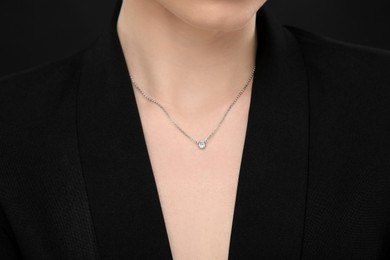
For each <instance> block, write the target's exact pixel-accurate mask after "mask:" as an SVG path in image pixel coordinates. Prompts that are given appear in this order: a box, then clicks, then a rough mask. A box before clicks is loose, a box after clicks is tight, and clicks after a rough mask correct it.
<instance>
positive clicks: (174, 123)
mask: <svg viewBox="0 0 390 260" xmlns="http://www.w3.org/2000/svg"><path fill="white" fill-rule="evenodd" d="M255 70H256V66H255V67H254V68H253V70H252V73H251V75H250V77H249V79H248V80H247V82H246V83H245V85H244V87H243V88H242V89H241V90H240V92H239V93H238V95H237V96H236V97H235V99H234V100H233V102H232V103H231V104H230V106H229V108H228V109H227V110H226V112H225V114H224V115H223V117H222V119H221V120H220V121H219V123H218V125H217V127H216V128H215V129H214V130H213V131H212V132H211V133H210V134H209V135H208V136H207V137H206V138H205V139H201V140H199V141H197V140H196V139H195V138H193V137H192V136H190V135H189V134H187V132H185V131H184V130H183V129H182V128H181V127H180V126H179V125H178V124H177V123H176V122H175V120H173V119H172V117H171V116H170V115H169V113H168V111H167V110H166V109H165V108H164V107H163V105H161V104H160V103H159V102H158V101H157V100H155V99H154V98H152V97H151V96H149V95H147V94H145V92H144V91H142V90H141V88H139V87H138V85H137V84H136V83H135V81H134V80H133V78H132V77H131V76H130V79H131V82H132V84H133V86H134V87H135V88H136V89H137V90H138V91H139V92H140V93H141V95H142V96H143V97H145V98H146V99H147V100H148V101H150V102H152V103H154V104H156V105H157V106H158V107H159V108H161V110H162V111H163V112H164V113H165V115H166V116H167V117H168V119H169V121H171V123H172V124H173V125H174V126H175V127H176V128H177V129H178V130H179V131H180V132H181V133H182V134H183V135H184V136H186V137H187V138H188V139H190V140H191V141H192V142H194V143H195V144H196V145H197V146H198V147H199V148H200V149H204V148H205V146H206V143H207V141H208V140H209V139H211V137H213V136H214V134H215V133H216V132H217V131H218V129H219V128H220V127H221V125H222V123H223V121H224V120H225V118H226V116H227V114H228V113H229V112H230V110H231V109H232V107H233V106H234V104H236V102H237V100H238V99H239V98H240V97H241V95H242V94H243V93H244V91H245V90H246V89H247V87H248V86H249V83H250V82H251V81H252V79H253V77H254V75H255Z"/></svg>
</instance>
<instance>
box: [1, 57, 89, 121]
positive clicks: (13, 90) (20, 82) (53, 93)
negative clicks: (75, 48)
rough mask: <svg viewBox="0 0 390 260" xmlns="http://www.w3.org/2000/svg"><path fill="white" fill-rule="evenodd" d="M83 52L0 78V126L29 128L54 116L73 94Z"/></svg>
mask: <svg viewBox="0 0 390 260" xmlns="http://www.w3.org/2000/svg"><path fill="white" fill-rule="evenodd" d="M84 52H85V50H83V51H79V52H77V53H73V54H72V55H70V56H68V57H64V58H60V59H58V60H56V61H52V62H48V63H46V64H42V65H39V66H36V67H33V68H29V69H27V70H24V71H20V72H17V73H13V74H10V75H6V76H4V77H2V78H0V124H1V125H3V124H7V125H13V124H15V125H19V126H21V125H29V124H30V123H33V122H34V121H40V120H41V119H43V118H44V117H46V116H47V115H48V114H51V113H53V112H54V111H55V109H56V108H58V103H59V101H61V100H64V98H65V97H66V96H69V95H72V93H74V92H75V87H77V81H78V79H79V75H80V72H81V67H82V62H81V60H82V56H83V53H84Z"/></svg>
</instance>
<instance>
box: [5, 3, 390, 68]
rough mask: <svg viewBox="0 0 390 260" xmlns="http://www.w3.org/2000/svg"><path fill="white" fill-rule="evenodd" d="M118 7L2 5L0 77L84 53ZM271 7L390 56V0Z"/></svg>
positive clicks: (294, 21)
mask: <svg viewBox="0 0 390 260" xmlns="http://www.w3.org/2000/svg"><path fill="white" fill-rule="evenodd" d="M140 1H142V0H140ZM194 1H196V0H194ZM115 2H116V0H105V1H102V0H83V1H80V0H78V1H76V0H34V1H27V0H1V1H0V37H1V38H0V76H2V75H6V74H10V73H14V72H18V71H20V70H24V69H27V68H30V67H32V66H36V65H39V64H42V63H46V62H50V61H53V60H56V59H59V58H62V57H65V56H68V55H70V54H72V53H73V52H75V51H77V50H80V49H82V48H84V47H85V46H87V45H88V44H89V43H90V42H92V41H93V40H94V39H95V37H96V36H97V35H98V34H99V32H100V31H101V30H102V28H104V26H105V25H106V24H107V23H108V21H109V18H110V16H111V14H112V11H113V8H114V5H115ZM267 5H269V7H270V8H271V9H272V11H273V13H274V14H275V16H276V17H277V18H278V19H279V20H280V21H281V22H282V23H283V24H288V25H293V26H297V27H301V28H304V29H306V30H309V31H312V32H316V33H320V34H323V35H326V36H330V37H332V38H335V39H339V40H343V41H348V42H352V43H357V44H362V45H368V46H373V47H377V48H382V49H388V50H390V14H389V13H390V1H389V0H370V1H367V0H366V1H363V0H268V3H267Z"/></svg>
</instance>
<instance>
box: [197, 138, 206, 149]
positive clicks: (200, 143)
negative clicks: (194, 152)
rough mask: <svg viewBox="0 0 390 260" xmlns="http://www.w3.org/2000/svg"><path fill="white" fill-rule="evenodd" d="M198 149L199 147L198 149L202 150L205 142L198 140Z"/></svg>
mask: <svg viewBox="0 0 390 260" xmlns="http://www.w3.org/2000/svg"><path fill="white" fill-rule="evenodd" d="M198 147H199V149H202V150H203V149H204V148H206V141H203V140H200V141H199V142H198Z"/></svg>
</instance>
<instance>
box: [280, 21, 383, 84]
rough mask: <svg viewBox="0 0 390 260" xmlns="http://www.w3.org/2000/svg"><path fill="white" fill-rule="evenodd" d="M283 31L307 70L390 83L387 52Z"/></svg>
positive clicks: (292, 29)
mask: <svg viewBox="0 0 390 260" xmlns="http://www.w3.org/2000/svg"><path fill="white" fill-rule="evenodd" d="M285 28H286V29H287V30H289V31H290V32H291V33H292V34H293V35H294V36H295V37H296V39H297V41H298V42H299V45H300V47H301V51H302V54H303V56H304V59H305V62H306V64H307V67H308V69H319V70H321V72H322V73H323V74H327V73H328V74H334V75H337V74H343V73H344V75H346V76H348V77H351V76H355V77H356V78H357V79H358V78H366V79H370V78H372V79H373V78H374V77H377V78H376V80H377V81H378V82H385V81H386V82H390V73H389V69H390V51H389V50H384V49H379V48H374V47H368V46H363V45H358V44H353V43H349V42H344V41H340V40H336V39H333V38H330V37H326V36H324V35H320V34H316V33H313V32H310V31H306V30H303V29H301V28H297V27H293V26H285ZM336 72H338V73H336ZM378 77H379V78H378Z"/></svg>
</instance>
